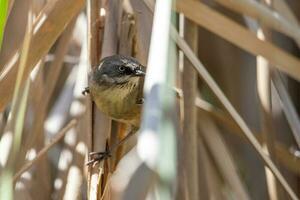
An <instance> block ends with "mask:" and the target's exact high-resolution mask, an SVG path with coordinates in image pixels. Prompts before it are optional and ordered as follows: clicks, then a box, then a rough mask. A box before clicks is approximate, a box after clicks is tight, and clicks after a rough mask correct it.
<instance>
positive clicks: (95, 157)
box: [86, 150, 112, 165]
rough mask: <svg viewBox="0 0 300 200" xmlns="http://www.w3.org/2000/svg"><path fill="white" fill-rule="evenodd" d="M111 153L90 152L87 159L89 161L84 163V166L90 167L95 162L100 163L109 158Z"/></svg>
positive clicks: (107, 151)
mask: <svg viewBox="0 0 300 200" xmlns="http://www.w3.org/2000/svg"><path fill="white" fill-rule="evenodd" d="M111 156H112V155H111V152H110V151H109V150H106V151H105V152H90V153H89V157H90V160H89V161H88V162H87V163H86V165H91V164H93V163H95V162H101V161H102V160H105V159H107V158H109V157H111Z"/></svg>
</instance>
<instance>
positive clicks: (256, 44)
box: [176, 0, 300, 80]
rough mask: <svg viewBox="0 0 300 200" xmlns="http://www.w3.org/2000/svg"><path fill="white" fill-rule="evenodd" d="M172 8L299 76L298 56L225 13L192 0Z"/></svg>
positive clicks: (299, 61)
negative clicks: (256, 33)
mask: <svg viewBox="0 0 300 200" xmlns="http://www.w3.org/2000/svg"><path fill="white" fill-rule="evenodd" d="M176 9H177V11H178V12H182V13H183V14H184V15H185V16H186V17H187V18H189V19H191V20H193V21H194V22H195V23H197V24H198V25H200V26H202V27H204V28H206V29H208V30H209V31H211V32H213V33H215V34H217V35H218V36H220V37H221V38H224V39H225V40H227V41H229V42H231V43H232V44H234V45H236V46H238V47H240V48H242V49H244V50H245V51H248V52H250V53H252V54H254V55H260V56H263V57H265V58H266V59H267V60H269V61H270V62H271V63H272V64H274V66H275V67H276V68H278V69H279V70H281V71H283V72H285V73H287V74H288V75H289V76H291V77H293V78H295V79H297V80H300V75H299V74H300V60H299V59H298V58H296V57H295V56H293V55H291V54H289V53H287V52H285V51H283V50H281V49H280V48H278V47H276V46H274V45H273V44H272V43H269V42H265V41H261V40H259V39H258V38H257V37H256V35H255V34H254V33H252V32H250V31H248V30H247V29H245V28H243V27H242V26H240V25H238V24H237V23H235V22H233V21H232V20H230V19H229V18H228V17H226V16H224V15H222V14H220V13H218V12H216V11H214V10H212V9H211V8H209V7H208V6H206V5H204V4H203V3H200V2H195V1H182V0H179V1H177V4H176Z"/></svg>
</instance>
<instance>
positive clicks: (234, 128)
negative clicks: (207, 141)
mask: <svg viewBox="0 0 300 200" xmlns="http://www.w3.org/2000/svg"><path fill="white" fill-rule="evenodd" d="M196 106H197V107H198V112H205V114H206V115H209V116H210V117H211V118H213V119H214V120H215V121H216V122H217V123H218V124H219V125H221V126H223V127H224V128H226V129H228V130H229V132H228V133H230V134H235V135H236V136H238V137H239V138H241V139H242V140H243V141H244V142H246V137H245V136H244V134H243V131H242V130H241V128H240V127H239V126H238V125H237V124H236V123H235V122H234V121H233V119H232V118H231V117H230V116H229V115H228V114H226V113H224V112H222V111H221V110H218V109H216V108H215V107H213V106H212V105H211V104H209V103H208V102H205V101H203V100H200V99H197V101H196ZM254 135H255V137H256V138H257V140H258V141H259V143H262V137H261V136H260V135H261V134H259V133H254ZM274 146H275V152H276V155H277V156H278V161H279V162H280V164H281V165H282V166H284V167H286V168H287V169H288V170H290V171H291V172H293V173H296V174H299V173H300V169H299V166H300V159H299V158H297V157H295V156H294V155H293V154H292V152H290V151H289V150H288V147H286V146H285V145H283V144H281V143H280V142H275V144H274Z"/></svg>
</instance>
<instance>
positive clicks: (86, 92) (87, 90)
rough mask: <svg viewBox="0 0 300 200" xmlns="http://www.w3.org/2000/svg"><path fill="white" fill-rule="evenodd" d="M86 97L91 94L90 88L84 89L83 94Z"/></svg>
mask: <svg viewBox="0 0 300 200" xmlns="http://www.w3.org/2000/svg"><path fill="white" fill-rule="evenodd" d="M81 93H82V94H83V95H84V96H86V95H87V94H90V88H89V87H86V88H84V90H83V91H82V92H81Z"/></svg>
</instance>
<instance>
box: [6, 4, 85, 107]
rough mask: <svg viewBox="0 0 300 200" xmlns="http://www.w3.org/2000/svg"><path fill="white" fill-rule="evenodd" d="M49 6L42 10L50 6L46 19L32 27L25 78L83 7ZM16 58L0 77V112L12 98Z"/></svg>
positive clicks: (77, 5)
mask: <svg viewBox="0 0 300 200" xmlns="http://www.w3.org/2000/svg"><path fill="white" fill-rule="evenodd" d="M49 4H50V5H48V4H47V5H46V6H45V8H44V9H45V10H47V9H48V8H47V6H51V8H52V9H51V10H50V12H48V15H47V16H46V18H42V17H41V21H40V23H36V26H35V27H34V33H33V38H32V41H31V45H30V49H29V51H30V52H31V53H30V54H29V57H28V60H27V62H26V68H25V72H24V74H25V77H27V76H28V75H29V73H30V72H31V70H32V69H33V67H34V66H35V65H36V64H37V62H38V61H39V60H40V59H41V58H42V57H43V56H45V55H46V53H47V52H48V51H49V49H50V48H51V46H52V45H53V44H54V42H55V41H56V39H57V38H58V36H59V35H60V34H61V33H62V32H63V30H64V29H65V27H66V25H67V24H68V23H69V22H70V21H71V20H72V19H73V18H74V17H75V16H76V15H77V14H78V13H79V12H80V10H81V9H82V8H83V6H84V1H83V0H75V1H65V0H57V1H55V4H54V6H52V4H53V3H52V1H51V2H50V3H49ZM43 12H44V10H42V11H41V13H40V16H43V14H44V13H43ZM18 52H20V51H18ZM17 57H18V53H17V54H16V55H14V56H13V57H12V59H11V61H10V62H9V64H8V65H7V66H6V69H5V71H4V72H2V74H1V75H0V93H1V94H2V95H3V96H2V97H3V98H1V99H0V111H3V109H4V108H5V107H6V105H7V103H8V102H9V101H10V99H11V97H12V88H13V87H14V83H15V78H16V76H15V75H16V73H17V66H18V59H16V58H17Z"/></svg>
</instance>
